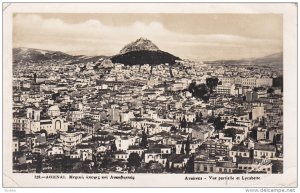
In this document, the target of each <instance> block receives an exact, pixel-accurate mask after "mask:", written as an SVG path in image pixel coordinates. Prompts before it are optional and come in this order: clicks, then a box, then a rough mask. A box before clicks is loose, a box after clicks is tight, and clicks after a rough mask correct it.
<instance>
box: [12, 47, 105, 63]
mask: <svg viewBox="0 0 300 193" xmlns="http://www.w3.org/2000/svg"><path fill="white" fill-rule="evenodd" d="M106 58H108V57H107V56H84V55H78V56H72V55H69V54H66V53H63V52H60V51H50V50H40V49H34V48H23V47H22V48H13V63H15V64H17V63H26V62H29V63H35V62H38V61H39V62H46V61H52V60H56V61H69V62H70V63H87V62H98V61H101V60H103V59H106Z"/></svg>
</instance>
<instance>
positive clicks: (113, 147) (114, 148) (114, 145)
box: [110, 141, 117, 152]
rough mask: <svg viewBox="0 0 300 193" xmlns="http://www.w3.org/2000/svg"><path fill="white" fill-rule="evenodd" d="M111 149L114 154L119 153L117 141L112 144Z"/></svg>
mask: <svg viewBox="0 0 300 193" xmlns="http://www.w3.org/2000/svg"><path fill="white" fill-rule="evenodd" d="M110 149H111V151H112V152H115V151H117V146H116V142H115V141H113V142H112V144H111V146H110Z"/></svg>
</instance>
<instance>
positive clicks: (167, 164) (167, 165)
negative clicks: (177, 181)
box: [166, 159, 170, 172]
mask: <svg viewBox="0 0 300 193" xmlns="http://www.w3.org/2000/svg"><path fill="white" fill-rule="evenodd" d="M169 171H170V162H169V160H168V159H167V161H166V172H169Z"/></svg>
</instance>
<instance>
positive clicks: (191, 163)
mask: <svg viewBox="0 0 300 193" xmlns="http://www.w3.org/2000/svg"><path fill="white" fill-rule="evenodd" d="M194 160H195V157H194V154H192V156H191V157H190V158H189V160H188V161H187V163H186V169H185V173H189V174H190V173H194Z"/></svg>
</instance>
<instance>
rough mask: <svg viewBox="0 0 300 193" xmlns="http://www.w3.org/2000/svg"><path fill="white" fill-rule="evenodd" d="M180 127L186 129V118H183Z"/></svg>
mask: <svg viewBox="0 0 300 193" xmlns="http://www.w3.org/2000/svg"><path fill="white" fill-rule="evenodd" d="M180 126H181V128H186V126H187V122H186V119H185V116H183V119H182V121H181V123H180Z"/></svg>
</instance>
